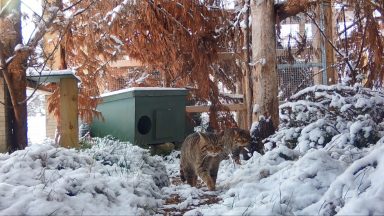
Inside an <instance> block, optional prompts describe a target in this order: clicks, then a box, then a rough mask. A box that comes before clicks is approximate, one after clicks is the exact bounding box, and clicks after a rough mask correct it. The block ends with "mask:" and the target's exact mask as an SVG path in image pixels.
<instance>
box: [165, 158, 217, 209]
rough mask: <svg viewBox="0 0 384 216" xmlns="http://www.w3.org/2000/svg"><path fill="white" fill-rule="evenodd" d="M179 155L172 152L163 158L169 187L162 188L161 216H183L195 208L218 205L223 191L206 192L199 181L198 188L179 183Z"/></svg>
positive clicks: (205, 188)
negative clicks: (162, 203)
mask: <svg viewBox="0 0 384 216" xmlns="http://www.w3.org/2000/svg"><path fill="white" fill-rule="evenodd" d="M179 155H180V152H173V153H172V154H171V155H170V156H167V157H165V163H166V167H167V172H168V175H169V176H170V178H171V185H170V186H169V187H164V188H162V194H163V200H165V201H164V206H163V207H162V208H161V209H159V211H158V213H160V214H163V215H183V214H184V213H185V212H187V211H190V210H193V209H195V208H197V207H203V206H204V207H207V206H209V205H212V204H216V203H219V202H220V201H221V198H220V197H219V196H220V195H221V194H222V193H223V191H222V190H220V188H219V189H218V191H208V189H207V187H206V186H205V185H204V184H203V183H202V181H200V180H199V182H198V187H197V188H195V187H191V186H190V185H188V184H187V183H184V182H182V181H181V179H180V176H179V164H180V161H179Z"/></svg>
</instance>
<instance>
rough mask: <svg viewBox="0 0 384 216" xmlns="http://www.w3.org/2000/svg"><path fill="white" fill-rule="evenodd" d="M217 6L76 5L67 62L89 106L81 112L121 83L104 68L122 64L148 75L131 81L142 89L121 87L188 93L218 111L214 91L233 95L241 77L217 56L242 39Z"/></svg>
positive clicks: (191, 1) (192, 2)
mask: <svg viewBox="0 0 384 216" xmlns="http://www.w3.org/2000/svg"><path fill="white" fill-rule="evenodd" d="M71 2H72V1H71ZM74 2H76V1H73V2H72V3H74ZM216 4H217V1H200V0H177V1H167V0H149V1H125V2H123V1H121V0H111V1H82V2H81V3H79V4H78V5H76V6H74V7H73V8H72V10H73V11H77V10H78V9H80V8H87V9H86V11H84V12H83V13H82V14H80V15H79V16H77V17H76V19H75V20H74V21H73V23H72V27H71V29H70V34H69V35H68V40H67V42H66V50H67V56H66V58H67V62H68V64H69V66H75V67H77V75H78V76H79V77H81V79H82V84H83V87H84V89H83V90H82V95H83V96H84V100H85V99H86V98H88V100H89V102H88V103H86V105H87V106H88V110H93V109H94V108H95V106H96V104H97V103H94V102H91V101H92V99H91V98H92V97H94V96H97V95H99V93H100V90H102V89H103V88H108V87H106V86H108V83H113V82H116V80H118V79H124V80H127V77H123V76H124V74H126V72H125V71H123V70H120V69H115V68H111V67H109V64H108V63H110V62H111V61H113V60H117V59H118V58H121V57H122V56H129V57H130V58H134V59H137V60H139V61H141V62H142V63H143V64H145V65H146V66H148V70H147V72H142V71H139V72H138V73H136V74H135V75H132V77H136V78H137V77H140V76H143V75H147V79H146V81H145V82H142V83H135V82H131V83H129V82H128V83H129V84H130V85H132V86H143V85H152V86H154V85H157V86H158V85H162V86H167V87H188V88H190V89H193V91H192V94H194V95H195V96H196V97H197V98H199V100H200V101H205V103H208V101H210V102H211V103H212V104H213V106H219V105H220V100H219V99H218V98H219V90H218V87H217V83H218V82H219V81H220V82H222V83H223V84H224V85H225V86H226V87H227V88H228V89H231V90H234V89H235V85H234V83H236V82H237V81H238V80H241V77H242V74H241V71H240V70H239V66H238V65H237V63H236V62H235V60H232V61H222V60H221V59H220V58H219V54H218V53H219V52H223V51H226V52H228V51H230V52H235V53H236V52H240V49H239V48H238V47H237V46H238V45H239V44H241V42H242V36H241V32H240V31H239V28H238V26H237V27H236V26H233V25H232V23H231V22H230V20H231V19H233V17H232V15H231V14H230V13H228V12H225V11H224V10H222V9H220V8H218V7H216V6H215V5H216ZM154 70H156V71H159V72H160V76H161V80H160V81H159V79H158V77H156V76H152V75H153V74H151V73H150V72H148V71H154ZM142 73H147V74H142ZM96 84H97V85H96ZM103 85H104V87H103ZM108 89H109V90H114V89H113V88H108ZM90 119H91V118H90ZM211 121H215V122H216V123H215V124H216V125H218V123H217V115H216V113H211Z"/></svg>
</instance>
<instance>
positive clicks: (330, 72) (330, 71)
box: [323, 0, 338, 85]
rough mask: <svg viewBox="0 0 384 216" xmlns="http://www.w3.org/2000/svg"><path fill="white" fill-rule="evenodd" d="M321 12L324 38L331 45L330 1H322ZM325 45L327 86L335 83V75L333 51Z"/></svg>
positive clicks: (331, 18) (331, 21)
mask: <svg viewBox="0 0 384 216" xmlns="http://www.w3.org/2000/svg"><path fill="white" fill-rule="evenodd" d="M323 10H324V33H325V35H326V37H327V38H328V39H329V40H330V41H332V43H333V33H332V32H333V25H332V23H333V17H332V5H331V0H323ZM324 43H325V61H326V65H327V79H328V80H327V83H328V85H332V84H336V83H337V79H338V77H337V73H336V72H335V69H334V68H333V64H334V59H333V58H334V51H333V48H332V46H331V44H329V43H328V42H326V41H324Z"/></svg>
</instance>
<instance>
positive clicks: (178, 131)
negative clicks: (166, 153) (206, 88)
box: [91, 87, 187, 147]
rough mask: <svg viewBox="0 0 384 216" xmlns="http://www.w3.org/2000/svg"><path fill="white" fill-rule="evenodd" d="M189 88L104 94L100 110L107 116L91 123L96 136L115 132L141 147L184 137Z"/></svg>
mask: <svg viewBox="0 0 384 216" xmlns="http://www.w3.org/2000/svg"><path fill="white" fill-rule="evenodd" d="M186 95H187V90H186V89H182V88H155V87H151V88H147V87H145V88H140V87H138V88H130V89H124V90H119V91H115V92H111V93H107V94H104V95H102V96H101V97H102V102H101V103H100V104H99V105H98V107H97V110H98V111H100V112H101V113H102V115H103V117H104V121H103V120H101V119H95V120H94V121H93V123H92V124H91V134H92V135H93V136H98V137H104V136H106V135H112V136H113V137H116V138H118V139H119V140H122V141H129V142H131V143H133V144H136V145H139V146H141V147H148V145H151V144H161V143H167V142H182V141H183V140H184V138H185V118H186V117H185V116H186V115H185V104H186Z"/></svg>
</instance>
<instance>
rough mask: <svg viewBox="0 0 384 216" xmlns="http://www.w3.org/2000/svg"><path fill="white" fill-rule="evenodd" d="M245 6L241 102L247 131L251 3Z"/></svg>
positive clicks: (250, 121) (250, 105)
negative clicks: (243, 107)
mask: <svg viewBox="0 0 384 216" xmlns="http://www.w3.org/2000/svg"><path fill="white" fill-rule="evenodd" d="M245 4H247V11H246V16H245V29H244V31H245V33H244V44H245V49H244V57H243V58H244V67H243V68H244V70H243V71H244V76H243V80H242V82H243V95H244V97H243V102H244V104H245V105H246V110H245V115H246V116H245V117H246V118H245V126H246V128H247V129H251V125H252V102H253V95H252V93H253V92H252V80H251V70H252V68H251V66H250V63H251V49H250V38H251V33H250V28H249V18H250V16H251V1H250V0H246V1H245Z"/></svg>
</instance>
